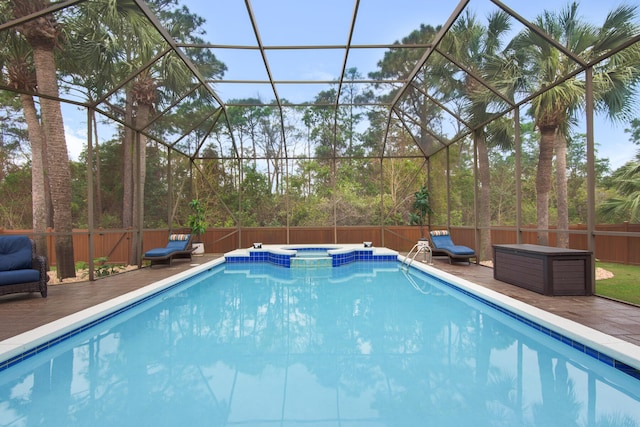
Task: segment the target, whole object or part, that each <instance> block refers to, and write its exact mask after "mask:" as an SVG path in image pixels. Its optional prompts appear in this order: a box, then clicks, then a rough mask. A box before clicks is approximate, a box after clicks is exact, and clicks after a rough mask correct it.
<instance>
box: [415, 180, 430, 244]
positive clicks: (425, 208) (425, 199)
mask: <svg viewBox="0 0 640 427" xmlns="http://www.w3.org/2000/svg"><path fill="white" fill-rule="evenodd" d="M414 196H415V199H414V201H413V210H414V212H411V213H409V222H410V224H411V225H419V226H420V240H427V238H426V237H425V236H424V226H425V224H426V221H427V216H428V215H429V214H430V213H433V210H431V202H430V201H429V190H427V187H425V186H424V185H423V186H422V188H420V190H418V191H416V192H415V193H414Z"/></svg>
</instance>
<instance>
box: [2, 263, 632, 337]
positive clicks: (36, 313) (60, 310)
mask: <svg viewBox="0 0 640 427" xmlns="http://www.w3.org/2000/svg"><path fill="white" fill-rule="evenodd" d="M220 256H222V255H221V254H205V255H204V256H202V257H194V258H193V260H192V261H189V260H184V261H182V260H176V261H174V262H173V263H172V264H171V266H158V267H154V268H148V267H147V268H142V269H140V270H134V271H129V272H127V273H121V274H118V275H115V276H110V277H105V278H102V279H99V280H97V281H95V282H78V283H69V284H64V285H55V286H50V287H49V296H48V297H47V298H42V297H41V296H40V294H14V295H4V296H1V297H0V341H2V340H4V339H7V338H9V337H12V336H14V335H17V334H20V333H22V332H26V331H28V330H30V329H33V328H36V327H38V326H41V325H44V324H46V323H49V322H51V321H53V320H56V319H59V318H62V317H64V316H67V315H69V314H72V313H75V312H77V311H80V310H83V309H85V308H88V307H91V306H93V305H96V304H99V303H101V302H104V301H107V300H109V299H111V298H114V297H117V296H119V295H122V294H125V293H127V292H130V291H132V290H135V289H138V288H141V287H143V286H146V285H148V284H151V283H154V282H157V281H159V280H162V279H164V278H166V277H169V276H172V275H174V274H177V273H179V272H181V271H184V270H187V269H189V268H190V266H191V265H192V264H203V263H205V262H207V261H210V260H213V259H215V258H219V257H220ZM434 267H436V268H439V269H441V270H444V271H447V272H449V273H452V274H454V275H456V276H458V277H461V278H463V279H466V280H469V281H471V282H473V283H477V284H478V285H481V286H484V287H486V288H489V289H492V290H494V291H497V292H500V293H502V294H504V295H508V296H510V297H512V298H514V299H517V300H520V301H523V302H525V303H528V304H531V305H533V306H535V307H538V308H541V309H543V310H547V311H549V312H552V313H554V314H557V315H559V316H562V317H564V318H567V319H571V320H573V321H575V322H578V323H582V324H583V325H586V326H589V327H591V328H594V329H597V330H599V331H602V332H604V333H607V334H609V335H613V336H615V337H618V338H620V339H622V340H626V341H629V342H631V343H633V344H636V345H640V307H636V306H632V305H628V304H624V303H619V302H615V301H611V300H608V299H605V298H601V297H596V296H593V297H584V296H570V297H559V296H545V295H540V294H537V293H535V292H531V291H528V290H526V289H522V288H518V287H516V286H513V285H510V284H508V283H504V282H500V281H497V280H494V279H493V269H491V268H489V267H483V266H479V265H475V264H471V265H467V264H453V265H450V264H449V263H448V261H447V260H446V259H444V258H434Z"/></svg>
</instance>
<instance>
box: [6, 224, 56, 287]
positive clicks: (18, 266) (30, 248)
mask: <svg viewBox="0 0 640 427" xmlns="http://www.w3.org/2000/svg"><path fill="white" fill-rule="evenodd" d="M48 270H49V266H48V264H47V259H46V258H45V257H43V256H40V255H37V254H36V243H35V241H34V240H33V239H30V238H29V237H27V236H0V295H6V294H12V293H16V292H40V295H42V297H43V298H46V297H47V282H48V281H49V275H48V274H47V271H48Z"/></svg>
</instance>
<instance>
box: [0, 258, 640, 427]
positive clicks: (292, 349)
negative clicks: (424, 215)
mask: <svg viewBox="0 0 640 427" xmlns="http://www.w3.org/2000/svg"><path fill="white" fill-rule="evenodd" d="M195 270H196V273H198V274H197V275H196V276H195V277H191V276H190V275H188V274H184V275H181V276H179V277H178V278H176V279H173V280H169V281H166V282H165V283H159V284H157V285H156V286H154V287H153V289H145V290H141V291H139V292H137V293H136V295H135V296H134V299H135V300H136V301H137V303H136V304H135V306H133V307H129V299H128V298H126V299H125V298H123V299H122V301H120V300H119V301H116V302H115V303H114V304H110V305H113V307H110V308H109V310H110V311H113V310H114V309H115V310H116V311H120V313H119V314H118V315H116V316H110V317H108V318H106V319H104V318H103V317H104V311H102V310H101V309H100V308H98V309H96V310H93V311H92V313H91V314H90V316H89V320H90V321H93V322H98V323H97V324H96V325H95V326H94V327H92V328H88V329H85V330H83V331H80V332H77V331H74V330H75V329H76V328H77V323H74V319H67V323H68V324H67V325H66V326H63V327H61V329H62V330H63V332H69V333H71V332H73V333H72V335H70V336H68V337H67V338H66V339H64V340H62V341H60V342H59V343H57V344H56V345H53V346H47V345H44V343H46V342H48V341H50V340H51V339H53V335H50V336H45V337H43V338H40V340H41V341H40V344H43V345H44V347H48V348H42V349H40V351H39V354H37V355H36V356H33V357H28V358H26V359H25V360H23V361H21V362H19V363H15V364H14V365H13V366H11V367H9V368H6V367H5V369H3V370H2V371H0V425H12V426H13V425H15V426H20V425H31V424H41V425H47V426H54V427H55V426H58V425H59V426H63V425H64V426H73V425H79V426H87V425H91V426H103V425H104V426H106V425H109V426H112V425H136V426H137V425H193V426H200V425H206V426H211V425H251V426H271V425H285V426H292V425H322V426H325V425H328V426H333V425H336V426H337V425H342V426H345V425H346V426H355V425H358V426H387V425H388V426H412V425H435V426H470V425H473V426H476V425H479V426H482V425H487V426H488V425H492V426H493V425H505V426H515V425H544V426H567V425H598V423H602V424H601V425H604V421H605V420H608V421H609V424H607V425H619V426H627V425H637V424H638V423H640V385H639V382H638V380H637V379H635V378H633V377H632V376H630V375H628V374H625V373H624V372H622V371H620V370H619V369H615V368H613V367H611V366H608V365H607V364H605V363H601V362H598V361H597V360H596V359H595V358H594V357H592V355H591V354H593V351H599V350H602V349H600V348H598V345H599V344H598V342H600V339H601V338H603V337H602V336H599V335H602V334H598V333H596V332H595V331H583V332H589V333H591V337H590V338H589V337H585V338H586V339H587V340H591V342H590V343H589V344H590V346H589V347H590V349H591V354H588V353H589V351H579V350H577V349H575V348H573V347H572V346H570V345H567V342H569V343H572V344H573V345H574V346H576V341H575V340H574V338H576V336H574V335H578V334H579V333H580V330H579V329H580V328H579V327H577V326H576V329H571V328H572V326H571V325H569V326H567V327H564V328H563V330H562V332H563V336H564V338H562V337H560V336H559V335H558V334H556V335H555V336H552V333H551V332H550V331H549V330H547V329H546V328H547V326H546V325H547V324H551V323H554V322H555V321H556V320H557V319H554V318H553V316H551V317H546V318H545V315H544V314H541V315H540V318H539V319H537V321H536V328H532V327H530V326H528V325H527V324H526V323H525V322H524V321H520V320H514V317H518V316H524V315H525V311H526V310H528V308H526V307H524V305H519V304H517V303H515V302H514V304H513V306H512V307H510V309H509V310H508V311H507V310H504V309H503V308H502V306H503V305H504V304H502V303H501V302H500V301H498V300H497V299H494V298H499V296H498V295H493V294H492V293H490V292H488V293H486V294H484V295H482V298H481V299H480V297H479V296H478V294H477V293H476V292H475V289H473V286H471V284H467V283H463V281H459V280H456V279H455V278H451V277H447V275H444V276H442V277H444V278H447V279H448V280H446V281H445V280H442V279H441V278H436V277H434V276H429V275H426V274H424V273H423V272H422V271H418V270H428V271H431V270H429V269H428V267H425V266H422V265H416V266H415V268H411V269H407V268H406V267H403V266H401V265H400V264H399V263H397V262H355V263H351V264H348V265H344V266H341V267H334V268H328V269H322V270H321V269H313V270H310V271H309V272H308V274H307V273H305V272H304V271H301V270H297V269H289V268H283V267H281V266H275V265H271V264H268V263H254V264H222V263H220V262H219V261H217V262H213V263H210V264H208V265H205V266H200V267H198V268H196V269H195ZM449 279H450V280H449ZM451 281H453V282H458V283H456V284H455V285H452V284H450V283H449V282H451ZM459 288H460V289H461V290H460V289H459ZM157 292H160V293H159V295H156V296H154V297H151V296H152V295H153V294H155V293H157ZM125 300H126V301H125ZM498 302H500V306H499V307H498ZM492 305H493V306H495V307H492ZM496 308H498V309H496ZM534 311H535V310H534ZM527 316H529V315H528V314H527ZM556 323H557V322H556ZM45 335H46V334H45ZM21 340H25V338H20V339H16V340H13V341H12V342H9V343H7V342H3V343H1V344H0V348H3V347H5V348H6V347H9V346H12V345H13V346H18V342H20V341H21ZM563 340H564V341H565V342H564V343H563V342H562V341H563ZM610 342H611V343H613V344H620V345H622V343H617V342H615V340H611V341H610ZM21 345H23V346H24V345H25V344H21ZM12 351H13V352H14V353H10V352H9V354H12V355H13V357H16V355H17V354H19V353H18V352H19V351H20V349H19V348H14V349H13V350H12ZM22 351H24V348H23V349H22ZM5 354H8V353H7V352H5ZM613 354H616V350H615V349H614V350H613ZM615 357H617V358H619V359H622V358H624V357H623V355H622V354H619V355H616V356H615ZM627 362H629V363H633V361H630V360H627ZM0 366H1V365H0Z"/></svg>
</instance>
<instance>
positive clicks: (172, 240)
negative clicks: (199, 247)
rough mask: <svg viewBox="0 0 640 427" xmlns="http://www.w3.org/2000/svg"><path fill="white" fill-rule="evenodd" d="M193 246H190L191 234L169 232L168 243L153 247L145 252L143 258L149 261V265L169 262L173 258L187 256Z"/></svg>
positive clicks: (189, 254) (189, 255) (188, 256)
mask: <svg viewBox="0 0 640 427" xmlns="http://www.w3.org/2000/svg"><path fill="white" fill-rule="evenodd" d="M192 252H193V247H192V246H191V234H171V235H169V243H167V246H165V247H164V248H155V249H151V250H149V251H147V252H145V254H144V256H143V257H142V259H143V260H148V261H151V267H153V266H154V265H155V264H169V265H171V260H173V259H174V258H189V259H191V253H192Z"/></svg>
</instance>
